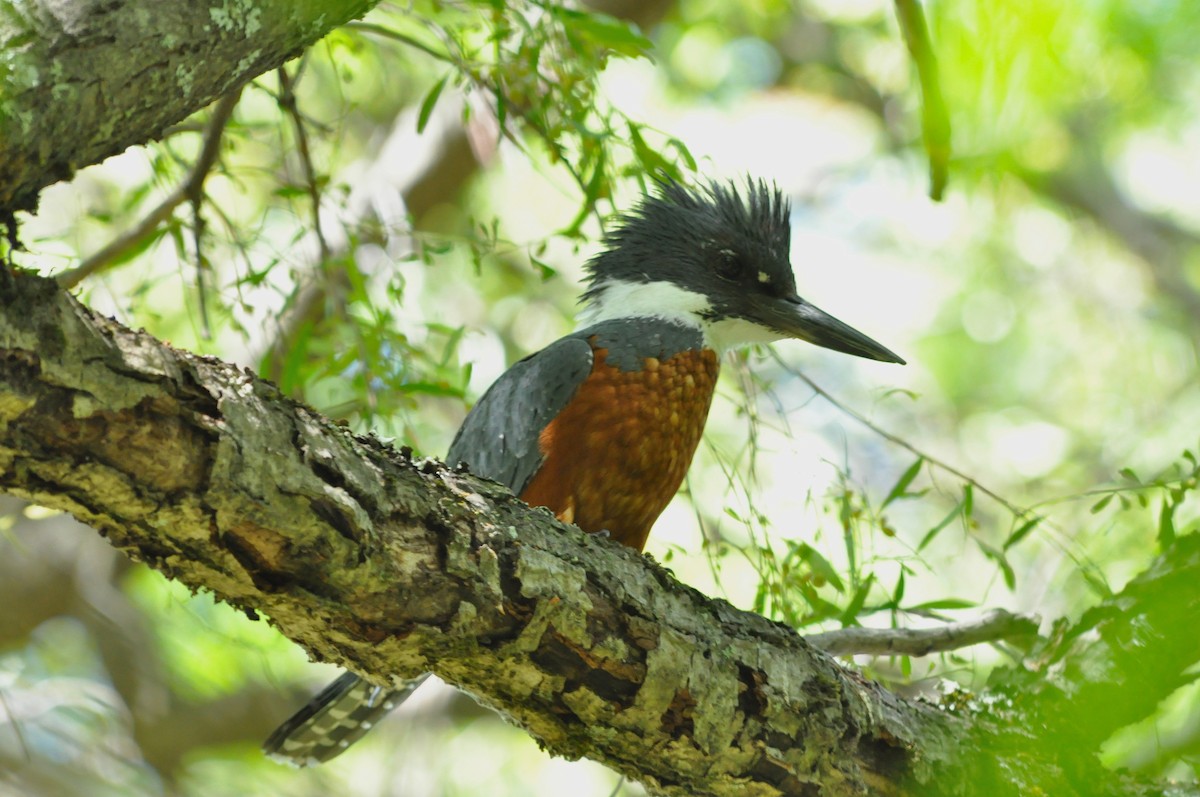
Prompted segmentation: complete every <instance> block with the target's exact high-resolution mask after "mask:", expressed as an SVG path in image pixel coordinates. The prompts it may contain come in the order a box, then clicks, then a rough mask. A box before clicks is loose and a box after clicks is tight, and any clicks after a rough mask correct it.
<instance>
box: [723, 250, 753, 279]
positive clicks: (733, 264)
mask: <svg viewBox="0 0 1200 797" xmlns="http://www.w3.org/2000/svg"><path fill="white" fill-rule="evenodd" d="M716 272H717V276H718V277H720V278H721V279H723V280H729V281H730V282H738V281H739V280H741V278H742V276H743V275H744V274H745V273H746V263H745V261H743V260H742V258H741V256H739V255H738V253H737V252H735V251H733V250H732V249H722V250H721V251H720V252H718V253H717V264H716Z"/></svg>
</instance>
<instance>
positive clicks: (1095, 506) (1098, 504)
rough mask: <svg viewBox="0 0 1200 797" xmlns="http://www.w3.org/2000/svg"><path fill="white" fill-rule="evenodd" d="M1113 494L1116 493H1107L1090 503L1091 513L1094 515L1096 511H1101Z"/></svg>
mask: <svg viewBox="0 0 1200 797" xmlns="http://www.w3.org/2000/svg"><path fill="white" fill-rule="evenodd" d="M1114 495H1116V493H1109V494H1108V495H1106V496H1104V497H1103V498H1101V499H1100V500H1099V501H1097V502H1096V503H1094V504H1092V514H1093V515H1095V514H1097V513H1098V512H1103V511H1104V507H1106V506H1108V504H1109V502H1111V501H1112V500H1113V496H1114Z"/></svg>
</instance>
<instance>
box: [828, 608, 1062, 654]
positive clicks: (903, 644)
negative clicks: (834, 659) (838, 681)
mask: <svg viewBox="0 0 1200 797" xmlns="http://www.w3.org/2000/svg"><path fill="white" fill-rule="evenodd" d="M1037 629H1038V618H1037V617H1035V616H1033V615H1027V614H1012V613H1011V612H1006V611H1004V610H1003V609H993V610H992V611H990V612H988V613H987V614H985V615H983V616H982V617H979V618H976V619H974V620H964V621H962V622H958V623H948V624H947V625H943V626H941V627H939V628H840V629H838V630H836V631H826V632H825V633H823V634H810V635H809V636H807V637H805V638H806V639H807V640H808V641H809V643H811V644H812V645H814V646H816V647H818V648H820V649H821V650H823V651H825V652H826V653H828V654H829V655H831V656H851V655H855V654H863V655H869V656H926V655H928V654H930V653H940V652H944V651H947V650H957V649H959V648H965V647H968V646H970V645H978V644H979V643H980V642H993V641H995V640H998V639H1012V638H1014V637H1031V636H1033V635H1035V634H1037Z"/></svg>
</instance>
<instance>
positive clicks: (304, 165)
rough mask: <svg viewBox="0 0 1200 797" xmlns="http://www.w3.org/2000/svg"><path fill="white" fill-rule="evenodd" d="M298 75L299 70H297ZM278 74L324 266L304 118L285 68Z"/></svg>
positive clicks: (323, 245)
mask: <svg viewBox="0 0 1200 797" xmlns="http://www.w3.org/2000/svg"><path fill="white" fill-rule="evenodd" d="M301 66H303V64H302V65H301ZM298 73H299V70H297V74H298ZM278 74H279V89H280V91H279V98H278V102H279V105H280V107H281V108H283V110H284V112H285V113H287V115H288V117H289V118H291V120H292V125H293V126H294V127H295V128H296V152H297V154H298V155H299V156H300V167H301V169H302V170H303V171H304V187H305V189H306V190H307V191H308V201H309V203H310V204H311V205H312V224H313V232H314V233H315V234H316V236H317V245H318V246H319V247H320V250H321V264H322V266H324V265H325V264H326V263H327V262H328V261H329V256H330V251H329V244H328V243H327V242H326V240H325V233H323V232H322V231H321V189H320V187H319V186H318V185H317V173H316V170H315V169H314V168H313V163H312V155H311V152H310V150H309V147H308V133H307V132H305V129H304V118H303V117H302V116H301V115H300V108H299V106H297V105H296V93H295V90H294V87H295V81H294V80H293V79H292V76H291V75H289V74H288V71H287V67H285V66H281V67H279V70H278Z"/></svg>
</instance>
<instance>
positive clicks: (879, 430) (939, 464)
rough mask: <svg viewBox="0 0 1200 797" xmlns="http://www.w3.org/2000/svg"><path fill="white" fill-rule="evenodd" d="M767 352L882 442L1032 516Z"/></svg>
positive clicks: (1021, 514)
mask: <svg viewBox="0 0 1200 797" xmlns="http://www.w3.org/2000/svg"><path fill="white" fill-rule="evenodd" d="M768 351H769V352H770V353H771V356H772V357H773V358H774V360H775V362H776V363H778V364H779V365H780V367H782V368H784V369H785V370H786V371H787V372H788V373H789V374H791V375H792V376H794V377H796V378H797V379H799V380H801V381H802V382H804V383H805V384H806V385H808V386H809V387H810V388H812V390H813V392H814V393H816V394H817V395H818V396H820V397H821V398H823V399H825V400H826V401H828V402H829V403H830V404H832V405H833V406H834V407H835V408H837V410H838V411H840V412H842V413H844V414H846V415H848V416H850V417H851V418H853V419H854V420H856V421H858V422H859V423H861V424H862V425H863V426H865V427H867V428H868V429H870V430H871V431H872V432H874V433H875V434H877V435H879V436H880V437H882V438H883V439H884V440H887V441H888V442H890V443H895V444H896V445H898V446H900V447H901V448H903V449H904V450H906V451H908V452H910V453H913V454H916V455H917V456H918V457H921V458H922V459H923V460H925V461H926V462H928V463H929V464H930V465H933V466H934V467H935V468H938V469H939V470H944V471H945V472H946V473H949V474H950V475H951V476H955V477H957V478H959V479H961V480H962V481H964V482H965V483H967V484H969V485H971V486H972V487H973V488H975V489H976V490H978V491H979V492H981V493H983V494H984V495H986V496H987V497H988V498H991V499H992V500H993V501H995V502H996V503H998V504H1000V505H1001V506H1002V507H1004V508H1005V509H1007V510H1008V511H1009V512H1011V513H1012V514H1013V516H1014V517H1017V518H1027V517H1030V516H1032V515H1033V514H1034V513H1033V510H1031V509H1028V508H1024V507H1020V506H1017V505H1016V504H1014V503H1012V502H1011V501H1009V500H1008V499H1007V498H1005V497H1004V496H1002V495H1000V494H999V493H997V492H994V491H993V490H989V489H988V488H987V487H984V486H983V485H982V484H980V483H979V481H978V480H976V479H974V478H972V477H971V476H968V475H967V474H965V473H963V472H962V471H961V470H959V469H958V468H955V467H954V466H953V465H949V464H947V463H946V462H943V461H942V460H940V459H937V458H936V457H933V456H931V455H929V454H927V453H925V452H924V451H922V450H921V449H919V448H917V447H916V446H914V445H913V444H912V443H910V442H908V441H907V440H905V439H904V438H902V437H900V436H898V435H895V434H892V433H891V432H889V431H888V430H886V429H884V428H883V427H881V426H878V425H876V424H875V423H873V422H871V421H870V420H868V419H867V418H866V417H864V416H863V415H860V414H859V413H857V412H855V411H854V410H852V409H850V408H849V407H847V406H846V405H845V404H843V403H841V402H840V401H838V400H837V399H836V398H834V397H833V396H832V395H831V394H830V393H829V392H828V391H826V390H825V389H824V388H822V387H821V386H820V385H818V384H817V383H816V382H814V381H812V379H810V378H809V377H808V376H806V375H805V374H804V373H803V372H801V371H800V370H798V369H796V368H792V367H791V366H789V365H788V364H787V363H785V362H784V361H783V360H782V358H780V357H779V355H778V354H776V353H775V352H774V350H773V349H768Z"/></svg>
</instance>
